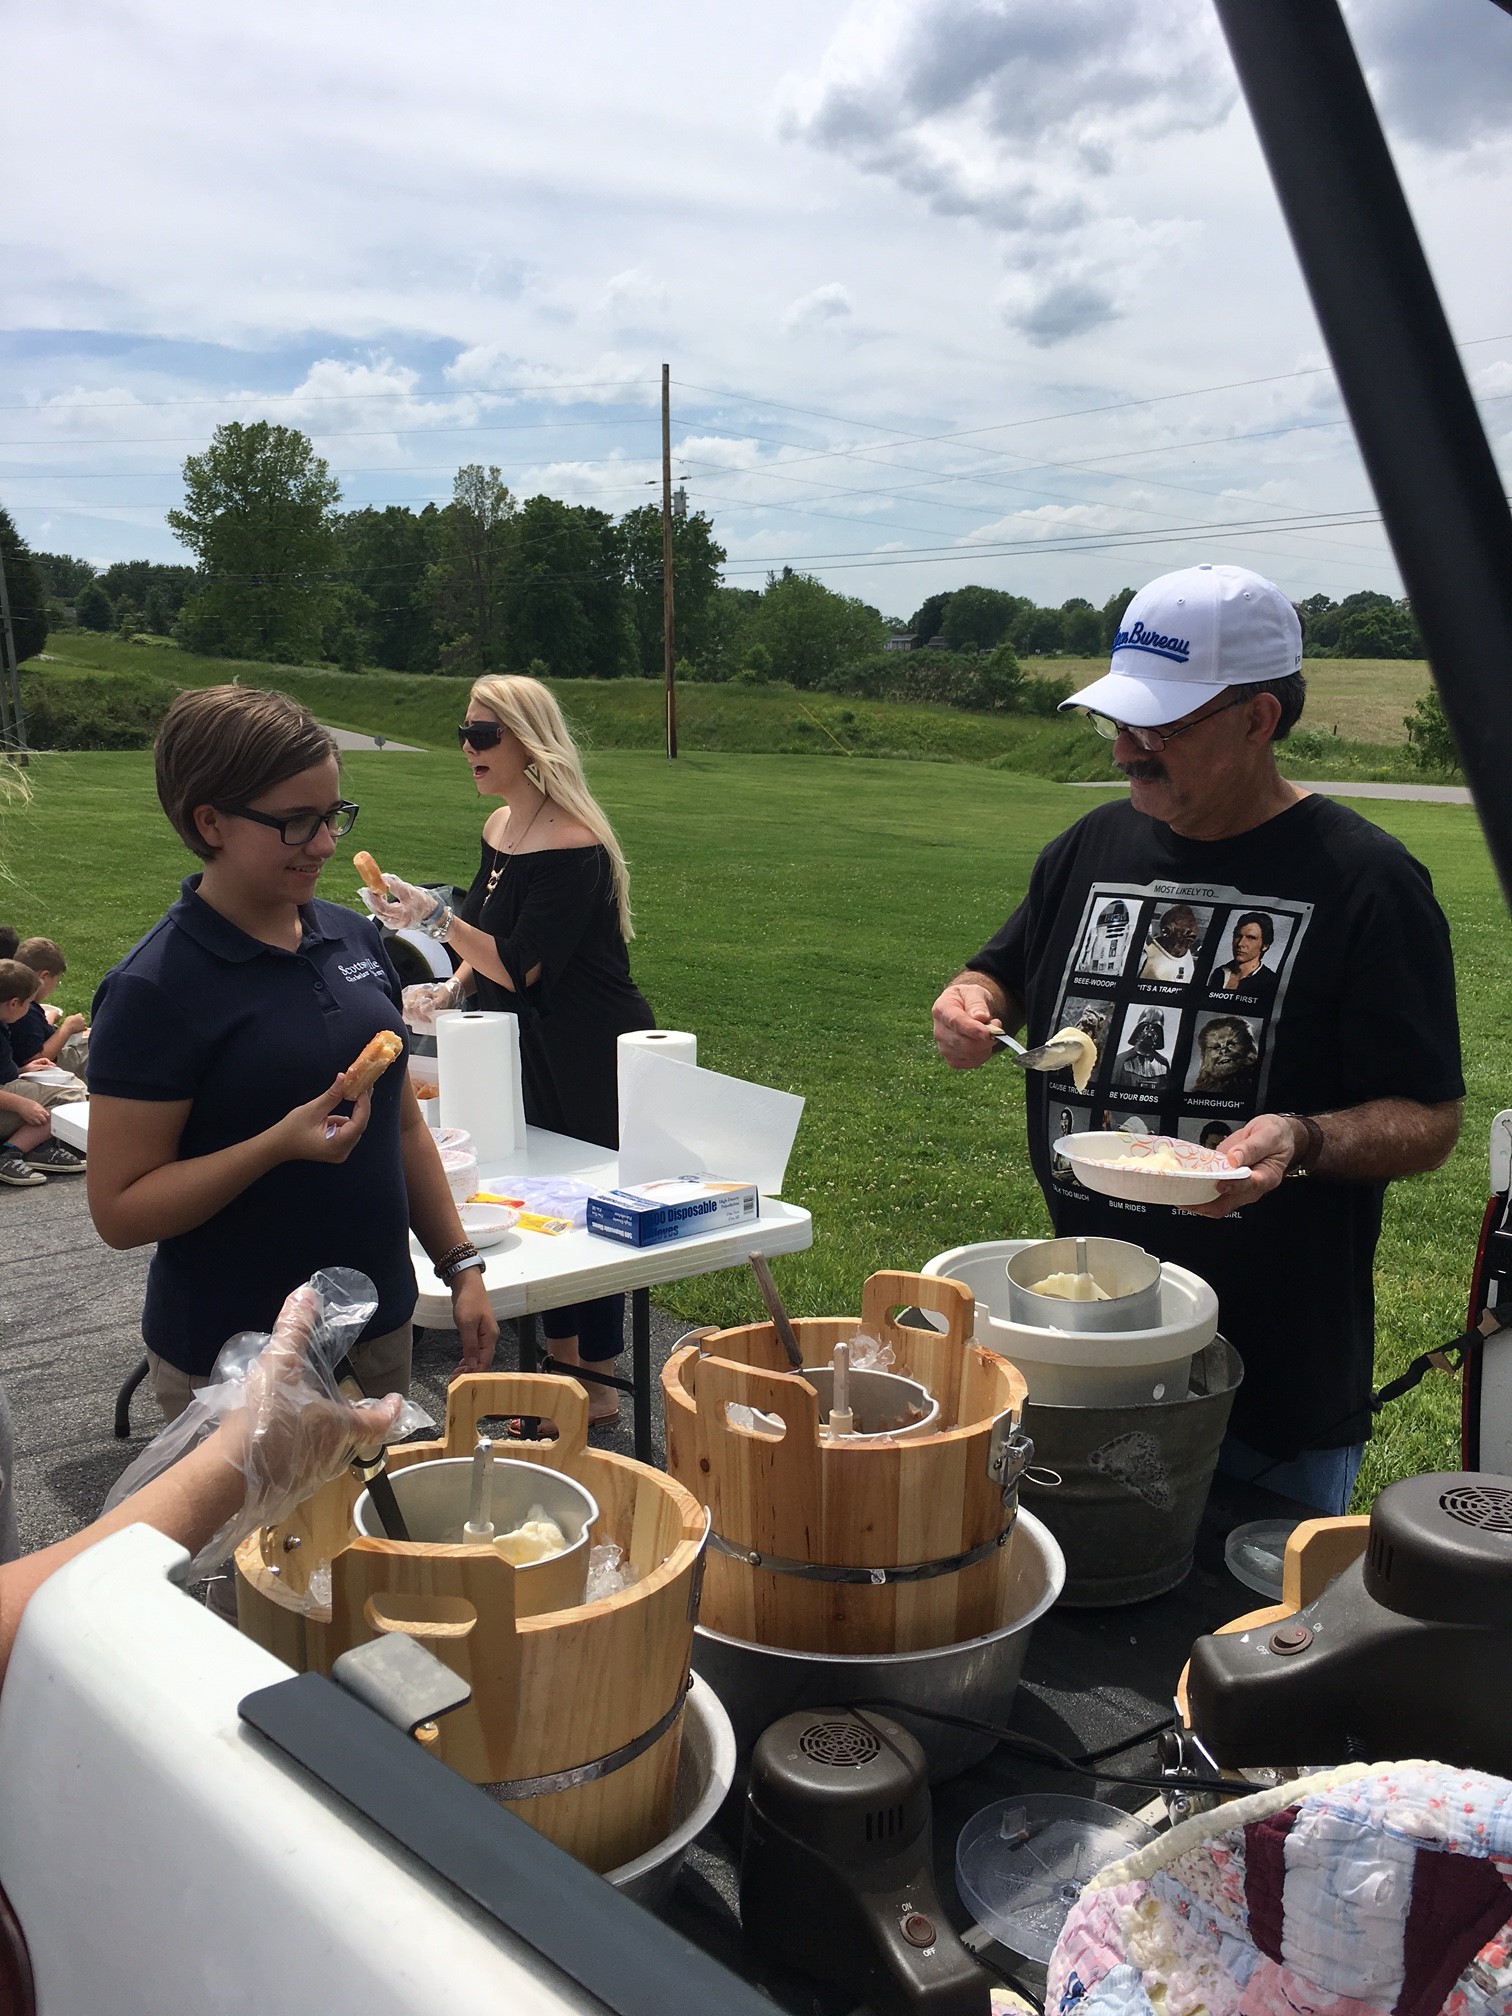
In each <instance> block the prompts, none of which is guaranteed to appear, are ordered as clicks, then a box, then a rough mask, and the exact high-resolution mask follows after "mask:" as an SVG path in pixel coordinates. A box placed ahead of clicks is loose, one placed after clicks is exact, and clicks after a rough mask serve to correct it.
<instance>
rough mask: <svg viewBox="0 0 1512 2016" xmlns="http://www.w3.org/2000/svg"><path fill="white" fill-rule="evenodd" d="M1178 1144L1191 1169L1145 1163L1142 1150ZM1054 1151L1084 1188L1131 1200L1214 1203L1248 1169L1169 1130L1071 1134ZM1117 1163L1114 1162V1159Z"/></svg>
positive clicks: (1182, 1157)
mask: <svg viewBox="0 0 1512 2016" xmlns="http://www.w3.org/2000/svg"><path fill="white" fill-rule="evenodd" d="M1156 1148H1174V1149H1175V1151H1176V1153H1177V1154H1178V1155H1179V1156H1180V1158H1181V1160H1182V1161H1183V1162H1185V1163H1186V1164H1188V1167H1187V1169H1185V1170H1184V1171H1182V1172H1181V1173H1180V1174H1178V1173H1177V1172H1176V1171H1175V1170H1171V1169H1141V1168H1140V1166H1139V1163H1140V1160H1141V1158H1142V1157H1143V1156H1145V1155H1148V1154H1150V1153H1151V1152H1152V1151H1153V1150H1154V1149H1156ZM1052 1153H1054V1154H1056V1155H1059V1156H1062V1157H1063V1158H1064V1159H1065V1160H1066V1161H1067V1162H1069V1163H1070V1164H1071V1171H1072V1174H1073V1175H1074V1176H1075V1178H1076V1180H1077V1182H1078V1183H1080V1184H1081V1186H1082V1188H1083V1189H1084V1190H1095V1191H1096V1192H1097V1193H1098V1195H1099V1196H1102V1197H1122V1198H1124V1199H1125V1200H1126V1201H1127V1202H1128V1203H1130V1204H1176V1205H1191V1204H1211V1203H1212V1201H1213V1199H1214V1198H1215V1197H1216V1196H1217V1195H1218V1191H1219V1188H1220V1185H1221V1184H1223V1183H1242V1182H1244V1181H1245V1180H1246V1178H1247V1177H1248V1176H1249V1174H1250V1172H1249V1170H1248V1169H1231V1168H1230V1167H1229V1165H1228V1164H1227V1163H1226V1162H1225V1161H1224V1159H1223V1157H1222V1156H1221V1155H1220V1154H1218V1153H1217V1151H1216V1150H1215V1149H1212V1148H1200V1147H1199V1146H1198V1145H1197V1143H1196V1142H1195V1141H1178V1140H1176V1139H1175V1138H1174V1137H1173V1136H1171V1135H1169V1134H1066V1135H1064V1136H1062V1138H1061V1139H1060V1140H1059V1141H1057V1142H1056V1144H1055V1147H1054V1149H1053V1150H1052ZM1115 1164H1116V1166H1111V1165H1115Z"/></svg>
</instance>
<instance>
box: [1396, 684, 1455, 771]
mask: <svg viewBox="0 0 1512 2016" xmlns="http://www.w3.org/2000/svg"><path fill="white" fill-rule="evenodd" d="M1402 726H1403V727H1404V728H1405V729H1406V730H1407V740H1408V742H1409V743H1410V744H1411V746H1412V757H1413V761H1414V762H1415V763H1417V764H1418V765H1419V767H1420V768H1421V769H1424V770H1447V771H1450V772H1452V773H1453V774H1454V775H1455V776H1458V775H1459V768H1460V760H1459V751H1458V749H1456V748H1455V746H1454V737H1453V735H1451V734H1450V732H1449V721H1448V717H1447V716H1446V714H1445V713H1444V703H1443V701H1442V700H1440V698H1439V696H1438V688H1437V687H1436V686H1430V687H1429V689H1428V691H1427V692H1426V693H1425V694H1424V695H1423V697H1422V699H1421V700H1419V702H1418V703H1417V705H1416V707H1414V708H1413V710H1412V712H1411V713H1410V714H1408V715H1406V716H1405V717H1404V718H1403V721H1402Z"/></svg>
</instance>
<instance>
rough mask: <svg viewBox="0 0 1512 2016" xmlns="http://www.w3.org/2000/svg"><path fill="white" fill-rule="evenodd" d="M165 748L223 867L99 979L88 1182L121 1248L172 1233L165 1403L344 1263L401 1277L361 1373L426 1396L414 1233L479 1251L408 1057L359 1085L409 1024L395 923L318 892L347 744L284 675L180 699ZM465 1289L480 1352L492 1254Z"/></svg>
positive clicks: (346, 815)
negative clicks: (346, 1083)
mask: <svg viewBox="0 0 1512 2016" xmlns="http://www.w3.org/2000/svg"><path fill="white" fill-rule="evenodd" d="M156 766H157V788H158V797H159V799H160V800H161V802H162V806H163V810H164V812H165V813H166V814H167V815H168V819H169V823H170V824H171V825H172V826H173V828H174V830H175V832H176V833H177V834H178V836H179V838H180V839H181V840H182V841H183V843H184V845H185V846H186V847H187V848H188V849H189V851H190V853H191V854H194V855H197V856H198V859H199V863H200V866H199V872H198V873H197V874H193V875H190V876H189V877H188V879H187V880H186V881H185V883H184V885H183V889H182V892H181V894H180V896H179V900H178V902H177V903H175V904H174V905H173V907H172V908H171V909H170V910H169V911H168V912H167V914H166V915H165V916H164V917H162V918H161V919H160V920H159V921H158V923H156V924H155V925H154V926H153V927H152V929H151V930H150V931H149V932H148V933H147V935H146V937H145V938H143V939H142V940H141V941H140V942H139V943H138V944H137V945H136V946H135V947H134V948H133V949H132V950H131V951H130V952H128V953H127V955H126V957H125V958H124V959H123V960H122V961H121V963H120V964H119V965H118V966H117V967H115V968H114V970H113V971H112V972H110V973H108V974H107V975H106V977H105V979H104V981H103V982H102V983H101V986H100V990H99V993H98V994H97V995H96V997H95V1003H94V1028H93V1033H92V1035H91V1039H90V1060H89V1085H90V1109H89V1137H90V1138H89V1147H90V1156H89V1176H88V1182H89V1203H90V1210H91V1212H92V1213H93V1216H94V1221H95V1225H96V1228H97V1229H98V1231H99V1233H100V1236H101V1237H102V1238H103V1239H104V1240H105V1241H106V1243H107V1244H108V1245H111V1246H116V1247H131V1246H147V1245H154V1244H155V1245H156V1248H157V1250H156V1252H155V1253H154V1255H153V1259H152V1264H151V1267H150V1268H149V1271H148V1276H147V1301H146V1308H145V1310H144V1312H143V1316H142V1334H143V1337H144V1338H145V1340H146V1344H147V1353H148V1362H149V1366H150V1368H151V1372H152V1381H153V1389H154V1391H155V1393H156V1394H157V1398H158V1402H159V1405H160V1406H161V1407H162V1410H163V1414H164V1416H165V1418H166V1419H168V1420H172V1419H173V1418H174V1417H175V1415H177V1414H178V1413H180V1412H181V1411H182V1410H183V1408H184V1407H185V1406H186V1405H187V1404H188V1401H189V1397H190V1395H191V1393H192V1392H193V1390H194V1389H195V1387H197V1386H202V1385H203V1384H204V1383H205V1382H206V1379H207V1378H208V1376H209V1374H210V1371H211V1369H212V1367H213V1365H214V1363H215V1358H216V1355H217V1353H218V1352H219V1350H220V1348H221V1346H222V1345H223V1344H224V1343H225V1342H226V1340H227V1339H228V1338H229V1337H231V1336H233V1335H234V1334H235V1333H237V1332H238V1331H242V1330H254V1331H258V1330H266V1331H271V1330H272V1327H273V1322H274V1318H275V1317H276V1316H277V1314H278V1311H279V1309H280V1307H281V1306H282V1304H283V1300H284V1297H285V1296H286V1295H287V1294H288V1293H289V1292H290V1291H291V1290H292V1289H293V1288H295V1287H297V1286H298V1285H299V1284H300V1283H301V1282H302V1281H306V1280H308V1279H309V1277H310V1276H311V1275H312V1274H313V1273H315V1272H317V1271H318V1270H319V1269H321V1268H330V1267H354V1268H357V1269H358V1270H359V1271H360V1272H362V1273H363V1274H366V1275H367V1276H368V1277H369V1278H370V1279H371V1280H372V1281H373V1282H374V1284H375V1286H376V1287H377V1290H378V1305H379V1306H378V1310H377V1312H376V1314H375V1315H374V1317H373V1319H372V1321H371V1323H370V1324H369V1326H368V1330H367V1334H366V1336H365V1337H364V1339H363V1341H362V1342H361V1343H360V1344H359V1345H358V1346H357V1347H356V1349H355V1350H354V1351H353V1353H352V1360H353V1365H354V1368H355V1370H356V1372H357V1377H358V1379H359V1381H360V1383H361V1384H362V1385H363V1387H364V1388H365V1390H366V1391H368V1392H370V1393H375V1394H384V1393H389V1392H401V1393H402V1392H405V1391H407V1390H408V1387H409V1378H410V1341H411V1326H410V1318H411V1315H412V1313H413V1310H414V1305H415V1278H414V1268H413V1265H412V1263H411V1260H410V1255H409V1232H410V1230H411V1228H413V1230H414V1232H415V1233H416V1235H417V1237H418V1238H419V1240H420V1243H421V1244H422V1245H423V1246H424V1247H425V1249H426V1251H427V1252H428V1253H430V1254H431V1255H432V1257H433V1258H436V1259H441V1258H443V1257H444V1259H445V1260H446V1261H447V1262H449V1263H454V1262H455V1261H456V1260H457V1259H458V1258H459V1257H460V1256H461V1255H462V1254H463V1253H464V1251H470V1250H471V1249H468V1248H467V1247H466V1242H465V1240H464V1238H463V1234H462V1227H461V1223H460V1221H459V1219H458V1217H457V1209H456V1206H455V1204H454V1203H453V1202H452V1198H451V1193H450V1191H449V1189H448V1187H447V1183H446V1178H445V1175H444V1173H443V1171H442V1168H441V1162H440V1157H439V1156H438V1154H437V1152H436V1146H435V1142H434V1140H433V1139H432V1137H431V1135H430V1132H429V1130H428V1129H427V1128H426V1126H425V1124H424V1122H423V1120H422V1119H421V1115H420V1109H419V1107H418V1105H417V1104H416V1103H415V1098H414V1094H413V1092H412V1091H411V1089H410V1086H409V1081H408V1079H407V1077H406V1075H405V1072H404V1071H403V1069H402V1068H401V1067H397V1066H396V1067H392V1068H390V1069H389V1070H388V1071H387V1072H386V1073H385V1074H384V1075H383V1076H382V1077H381V1078H379V1079H378V1081H377V1083H376V1084H375V1085H374V1086H373V1087H372V1089H371V1091H369V1092H365V1093H363V1095H362V1096H361V1097H360V1098H359V1099H357V1100H356V1101H355V1102H353V1101H349V1100H348V1099H346V1098H345V1096H344V1094H343V1090H342V1080H343V1077H344V1074H345V1072H346V1070H347V1069H348V1067H349V1066H350V1065H351V1064H352V1063H353V1062H354V1061H355V1060H356V1058H357V1057H358V1055H359V1054H360V1053H361V1051H362V1050H363V1048H364V1046H365V1045H366V1044H367V1043H368V1042H369V1040H370V1039H371V1038H372V1037H373V1036H375V1035H376V1034H377V1033H378V1032H379V1031H380V1030H392V1031H393V1032H394V1033H395V1034H396V1035H399V1036H400V1037H401V1038H402V1037H403V1033H404V1025H403V1022H402V1020H401V1017H400V1013H399V982H398V979H397V977H396V975H395V973H394V970H393V967H392V966H391V965H390V964H389V961H388V957H387V954H386V953H385V952H384V949H383V945H382V942H381V940H380V938H379V935H378V933H377V931H376V930H375V929H374V927H373V925H372V924H371V923H370V922H369V920H368V919H367V918H365V917H361V916H358V915H355V914H354V913H353V912H352V911H350V910H346V909H343V908H342V907H341V906H340V905H338V904H335V903H324V902H322V901H320V900H319V898H318V897H317V895H316V888H317V885H318V883H319V880H320V875H321V871H322V870H323V869H324V867H325V865H326V863H327V862H328V861H329V860H330V858H331V856H332V855H333V854H334V853H335V851H336V842H337V840H338V838H340V837H341V836H342V835H344V834H346V833H348V832H350V830H351V827H352V824H353V821H354V820H355V819H356V817H357V807H356V805H354V804H353V803H352V802H351V801H350V800H349V799H345V798H343V797H342V796H341V790H340V784H341V779H340V772H339V770H338V766H337V755H336V745H335V741H334V739H333V737H332V736H331V734H330V732H329V730H327V729H325V728H322V727H321V726H320V724H319V723H318V722H317V721H316V720H315V719H314V717H313V716H312V715H311V714H309V713H308V712H307V711H306V710H305V709H304V708H303V707H301V706H298V705H297V704H296V703H295V702H294V701H292V700H290V699H287V698H286V697H285V696H284V695H283V694H281V693H265V692H259V691H257V690H255V689H253V688H248V687H241V686H215V687H210V688H208V689H206V690H203V691H199V692H189V693H181V694H180V695H179V697H178V699H177V700H176V701H175V702H174V703H173V705H172V706H171V707H170V708H169V710H168V713H167V714H166V716H165V717H164V720H163V725H162V727H161V729H160V730H159V732H158V738H157V746H156ZM451 1288H452V1303H453V1308H454V1311H455V1317H456V1324H457V1330H458V1333H459V1335H460V1337H461V1339H462V1351H463V1364H464V1366H465V1367H466V1368H467V1369H469V1370H481V1369H482V1368H483V1367H485V1366H487V1365H488V1364H489V1363H490V1362H491V1361H492V1358H493V1349H494V1343H495V1341H496V1339H497V1336H498V1325H497V1324H496V1323H495V1321H494V1318H493V1315H492V1312H491V1311H490V1309H489V1306H488V1299H487V1297H486V1295H485V1294H484V1292H483V1286H482V1278H481V1276H480V1275H479V1273H478V1272H477V1269H476V1265H473V1266H471V1267H468V1268H466V1269H464V1270H463V1271H460V1272H457V1273H455V1274H454V1275H453V1276H452V1277H451Z"/></svg>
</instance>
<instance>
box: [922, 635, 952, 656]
mask: <svg viewBox="0 0 1512 2016" xmlns="http://www.w3.org/2000/svg"><path fill="white" fill-rule="evenodd" d="M924 648H925V649H926V650H927V651H948V650H949V649H950V639H949V638H948V637H947V636H946V635H945V632H944V631H943V630H942V631H941V632H940V633H939V635H938V636H937V637H931V638H930V640H929V642H928V644H927V645H926V646H925V647H924Z"/></svg>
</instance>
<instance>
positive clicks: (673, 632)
mask: <svg viewBox="0 0 1512 2016" xmlns="http://www.w3.org/2000/svg"><path fill="white" fill-rule="evenodd" d="M676 662H677V604H676V598H675V596H674V594H673V589H672V367H671V365H670V364H663V366H662V674H663V677H664V678H665V680H666V685H667V761H668V762H669V763H670V762H671V761H672V760H673V758H674V757H675V756H676V755H677V680H676V676H675V673H674V670H673V667H674V666H675V665H676Z"/></svg>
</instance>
